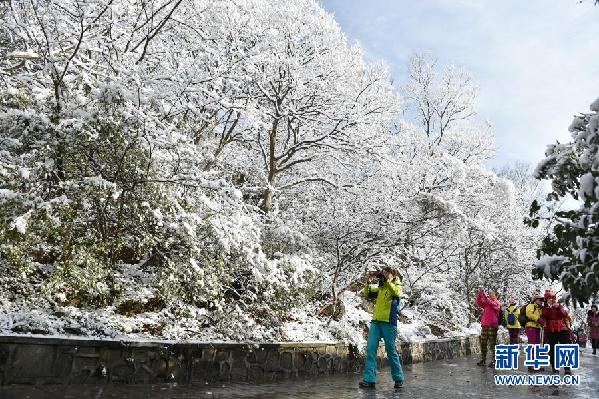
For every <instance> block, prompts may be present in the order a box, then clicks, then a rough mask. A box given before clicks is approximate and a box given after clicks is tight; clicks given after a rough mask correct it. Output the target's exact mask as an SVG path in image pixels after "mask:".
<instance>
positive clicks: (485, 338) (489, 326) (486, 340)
mask: <svg viewBox="0 0 599 399" xmlns="http://www.w3.org/2000/svg"><path fill="white" fill-rule="evenodd" d="M476 304H477V305H478V306H479V307H480V308H481V309H482V310H483V314H482V316H481V318H480V324H481V330H480V354H481V356H482V358H481V361H480V362H478V363H477V364H478V365H479V366H484V365H485V364H486V363H487V344H488V345H489V346H490V347H491V353H492V354H493V355H492V360H491V363H489V367H495V344H496V343H497V328H498V327H499V317H500V313H501V302H499V300H498V299H497V293H496V292H493V291H490V292H489V295H488V296H487V295H486V294H485V292H484V291H483V290H480V291H479V292H478V294H477V295H476Z"/></svg>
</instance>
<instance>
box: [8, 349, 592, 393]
mask: <svg viewBox="0 0 599 399" xmlns="http://www.w3.org/2000/svg"><path fill="white" fill-rule="evenodd" d="M477 360H478V358H475V357H465V358H460V359H453V360H446V361H436V362H430V363H420V364H414V365H408V366H406V367H404V370H405V375H406V382H405V385H404V387H403V388H402V389H401V390H394V389H393V382H392V381H391V377H390V375H389V371H388V370H383V371H382V372H381V373H380V374H379V381H378V383H377V389H376V390H368V391H364V390H360V389H358V388H357V384H358V381H360V375H358V374H351V375H337V376H326V377H325V376H323V377H317V378H312V379H309V380H307V379H294V380H287V381H281V382H277V383H273V384H260V385H249V384H225V385H222V384H218V385H192V386H176V385H168V384H164V385H141V386H140V385H120V386H108V385H107V386H101V387H100V386H67V387H58V386H42V387H35V388H33V387H4V388H0V399H9V398H10V399H67V398H68V399H85V398H93V399H108V398H110V399H113V398H114V399H122V398H131V399H142V398H143V399H199V398H202V399H203V398H305V399H324V398H331V399H337V398H364V399H370V398H372V399H374V398H410V399H412V398H422V399H425V398H426V399H441V398H443V399H449V398H489V399H491V398H492V399H501V398H510V399H514V398H543V397H564V398H568V399H582V398H588V399H598V398H599V356H596V357H593V356H591V355H590V354H589V349H588V348H587V349H583V353H582V355H581V368H580V369H579V370H578V371H577V372H575V373H574V374H575V375H579V376H580V386H559V387H550V386H537V387H507V386H496V385H495V381H494V378H493V375H494V374H495V371H494V370H491V369H489V368H483V367H479V366H476V365H475V363H476V361H477ZM522 362H523V359H522V357H521V359H520V363H522ZM521 372H522V373H525V371H524V369H523V368H522V371H521ZM502 374H510V373H508V372H502ZM540 374H548V373H547V372H545V373H540ZM562 375H563V373H562Z"/></svg>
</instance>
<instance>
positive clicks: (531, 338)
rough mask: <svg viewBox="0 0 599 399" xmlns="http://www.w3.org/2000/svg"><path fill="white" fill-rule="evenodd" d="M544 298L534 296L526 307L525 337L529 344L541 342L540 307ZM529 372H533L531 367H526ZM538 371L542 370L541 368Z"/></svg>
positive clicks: (540, 343) (537, 295) (541, 320)
mask: <svg viewBox="0 0 599 399" xmlns="http://www.w3.org/2000/svg"><path fill="white" fill-rule="evenodd" d="M543 301H544V298H543V296H542V295H540V294H535V295H533V297H532V302H531V303H529V304H528V305H526V320H527V321H526V337H527V338H528V343H529V344H539V345H542V344H543V343H542V342H541V329H542V328H543V325H542V322H543V319H542V311H541V309H542V307H543ZM528 369H529V370H534V368H533V367H532V366H529V367H528ZM540 370H541V371H542V370H544V368H543V367H541V368H540Z"/></svg>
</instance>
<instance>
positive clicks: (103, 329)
mask: <svg viewBox="0 0 599 399" xmlns="http://www.w3.org/2000/svg"><path fill="white" fill-rule="evenodd" d="M342 302H343V306H344V309H345V312H344V314H343V316H342V317H341V318H340V319H339V320H334V319H331V318H329V317H319V316H316V312H317V310H318V306H317V305H312V306H308V307H306V308H304V309H297V310H296V311H293V312H291V317H289V318H288V319H287V320H285V321H283V322H282V323H281V325H280V326H279V328H278V329H277V328H272V327H268V326H266V325H261V324H259V323H256V322H255V321H254V320H252V319H250V318H249V317H245V318H244V317H243V316H240V315H235V317H231V319H232V321H231V323H230V326H228V328H226V329H223V327H222V324H219V326H220V327H219V328H217V327H216V326H213V325H210V324H209V321H210V320H211V317H213V316H214V315H210V314H208V313H207V311H206V310H205V309H198V308H188V309H185V310H184V311H182V312H179V313H177V314H174V313H172V312H169V311H168V310H166V309H163V310H162V311H160V312H146V313H141V314H137V315H135V316H131V317H128V316H124V315H121V314H118V313H117V312H116V309H115V307H114V306H109V307H106V308H103V309H95V310H94V309H80V308H77V307H73V306H62V307H56V306H55V307H54V309H51V308H50V307H47V308H44V307H40V308H39V309H31V308H30V307H31V304H29V303H27V302H9V301H1V302H0V303H1V306H0V334H3V335H44V336H52V337H57V336H59V337H90V338H94V339H102V338H109V339H134V340H177V341H187V340H194V341H203V342H238V341H243V342H257V341H286V342H345V343H348V344H355V345H356V346H358V348H363V347H364V346H365V344H366V337H367V331H368V326H369V324H370V320H371V318H372V314H371V312H369V311H367V310H366V309H365V303H364V302H363V299H362V298H361V296H360V295H359V293H354V292H346V293H344V295H343V298H342ZM367 306H368V305H367V304H366V307H367ZM240 326H243V330H251V331H252V333H251V335H235V331H236V330H237V331H238V332H239V330H240ZM479 332H480V325H478V324H476V323H475V324H472V325H471V326H470V327H467V328H463V329H462V330H460V331H451V332H449V333H447V334H445V336H446V337H448V336H460V335H462V336H463V335H472V334H477V333H479ZM435 338H439V337H438V336H436V335H434V334H432V333H431V328H430V327H429V325H428V324H427V321H426V320H424V319H423V317H422V315H421V313H420V312H418V311H417V310H414V309H404V310H403V311H402V315H401V316H400V322H399V324H398V339H400V340H401V341H408V342H411V341H421V340H425V339H435Z"/></svg>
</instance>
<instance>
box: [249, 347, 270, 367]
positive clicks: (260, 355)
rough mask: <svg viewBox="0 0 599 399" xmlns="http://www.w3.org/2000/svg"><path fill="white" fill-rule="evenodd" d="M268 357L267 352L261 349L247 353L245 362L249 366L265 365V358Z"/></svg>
mask: <svg viewBox="0 0 599 399" xmlns="http://www.w3.org/2000/svg"><path fill="white" fill-rule="evenodd" d="M267 357H268V351H267V350H264V349H263V348H260V349H257V350H253V351H251V352H250V353H248V356H247V361H248V362H249V363H251V364H264V363H266V358H267Z"/></svg>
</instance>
